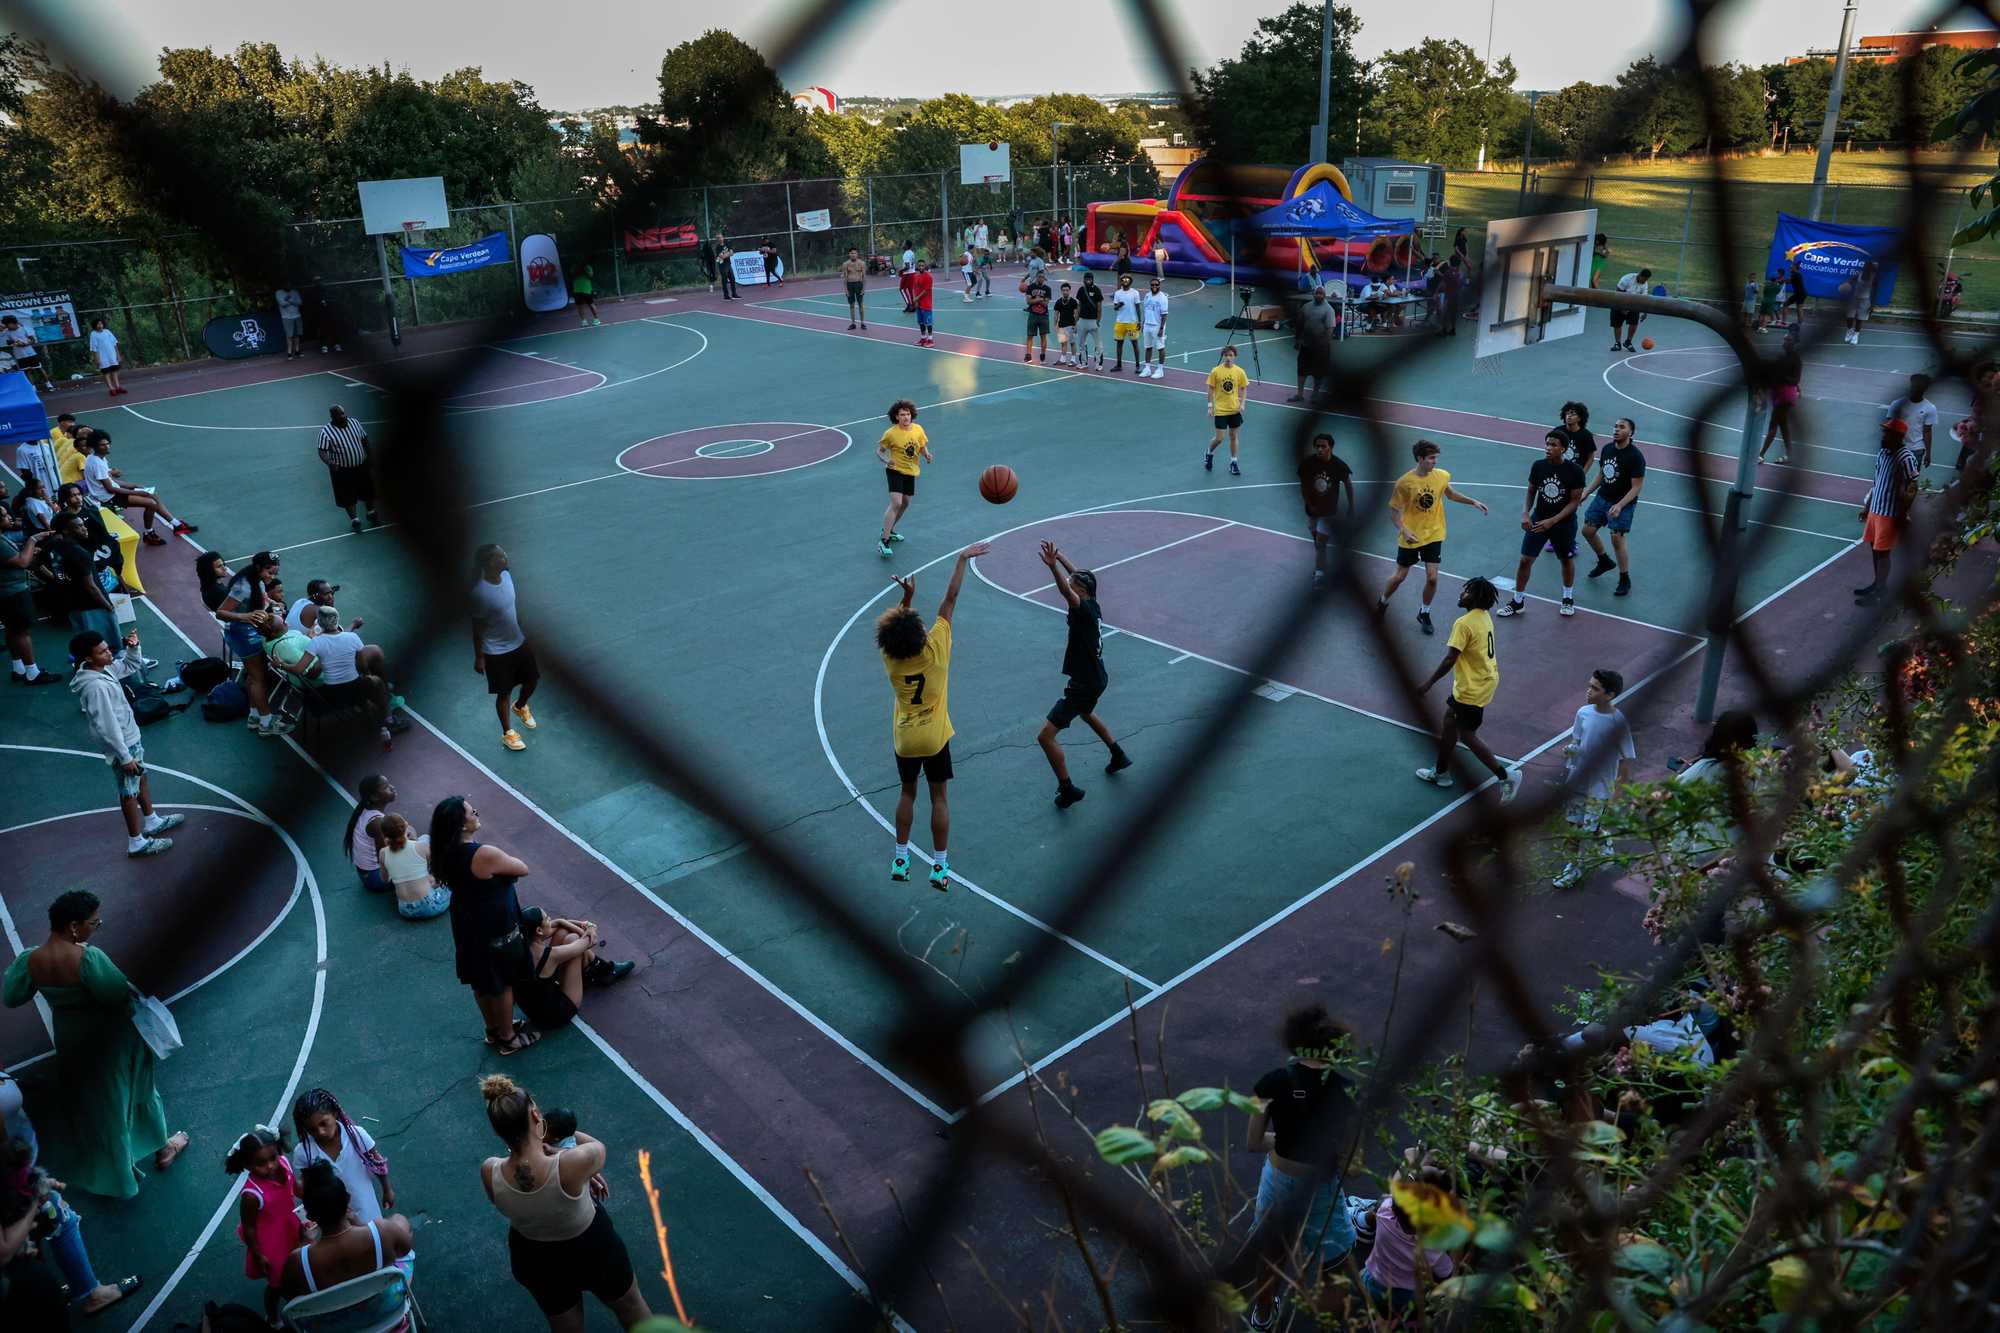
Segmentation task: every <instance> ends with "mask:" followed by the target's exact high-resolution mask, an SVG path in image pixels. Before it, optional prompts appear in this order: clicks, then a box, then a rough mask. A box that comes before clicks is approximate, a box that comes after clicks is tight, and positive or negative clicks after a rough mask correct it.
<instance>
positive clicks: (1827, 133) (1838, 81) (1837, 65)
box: [1806, 0, 1854, 222]
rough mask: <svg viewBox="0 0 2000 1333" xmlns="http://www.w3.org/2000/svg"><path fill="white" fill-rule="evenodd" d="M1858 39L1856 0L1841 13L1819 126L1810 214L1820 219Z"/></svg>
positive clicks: (1807, 205)
mask: <svg viewBox="0 0 2000 1333" xmlns="http://www.w3.org/2000/svg"><path fill="white" fill-rule="evenodd" d="M1853 38H1854V0H1847V8H1846V9H1844V10H1842V11H1841V14H1840V50H1839V51H1838V53H1836V54H1835V55H1834V58H1833V81H1832V82H1831V83H1829V84H1828V85H1827V88H1826V119H1825V120H1824V121H1822V122H1820V127H1819V160H1818V161H1817V162H1815V163H1814V164H1813V179H1812V196H1811V197H1810V198H1809V199H1808V200H1807V201H1806V216H1807V217H1809V218H1811V219H1812V220H1813V221H1814V222H1817V221H1819V203H1820V197H1821V196H1822V195H1823V194H1825V193H1826V172H1827V168H1828V167H1829V166H1831V165H1832V162H1833V138H1834V135H1835V134H1836V133H1838V132H1839V129H1840V94H1841V90H1842V86H1843V85H1844V84H1845V83H1846V82H1847V48H1848V44H1849V43H1850V42H1851V41H1852V40H1853Z"/></svg>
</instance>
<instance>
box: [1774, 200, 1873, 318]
mask: <svg viewBox="0 0 2000 1333" xmlns="http://www.w3.org/2000/svg"><path fill="white" fill-rule="evenodd" d="M1902 241H1903V233H1902V231H1901V229H1899V228H1896V227H1850V226H1847V225H1845V224H1843V223H1839V222H1813V221H1810V220H1808V219H1806V218H1797V217H1793V216H1792V215H1791V214H1790V213H1780V214H1778V230H1777V232H1776V233H1775V234H1773V235H1772V237H1771V256H1770V259H1769V260H1768V261H1766V263H1765V271H1766V272H1767V273H1776V274H1778V275H1779V276H1780V277H1783V276H1784V275H1786V274H1787V273H1789V272H1790V271H1791V265H1792V261H1793V260H1797V261H1798V265H1799V272H1800V273H1801V274H1802V275H1804V277H1805V280H1806V294H1807V295H1808V296H1828V297H1836V298H1845V297H1846V296H1847V295H1848V294H1849V293H1848V292H1846V291H1842V290H1841V288H1842V286H1843V285H1847V284H1852V283H1853V282H1854V280H1855V279H1857V278H1859V277H1860V276H1861V268H1862V265H1864V264H1866V263H1867V262H1868V261H1869V260H1870V259H1873V260H1874V261H1875V297H1874V300H1875V304H1876V305H1885V304H1887V303H1888V300H1889V295H1890V293H1892V292H1894V291H1895V290H1896V261H1897V254H1898V247H1899V246H1900V245H1901V244H1902ZM1850 290H1851V288H1850Z"/></svg>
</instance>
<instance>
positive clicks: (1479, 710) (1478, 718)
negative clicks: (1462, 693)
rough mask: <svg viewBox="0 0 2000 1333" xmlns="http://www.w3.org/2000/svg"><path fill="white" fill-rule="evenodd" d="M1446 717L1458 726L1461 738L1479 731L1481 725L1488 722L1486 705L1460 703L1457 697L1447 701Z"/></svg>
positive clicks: (1445, 705) (1445, 706) (1445, 707)
mask: <svg viewBox="0 0 2000 1333" xmlns="http://www.w3.org/2000/svg"><path fill="white" fill-rule="evenodd" d="M1444 715H1445V716H1446V717H1448V718H1450V719H1451V720H1452V721H1453V722H1456V723H1457V724H1458V731H1459V734H1460V735H1461V736H1470V735H1471V734H1472V733H1473V732H1475V731H1477V730H1479V724H1480V723H1482V722H1484V721H1485V720H1486V706H1485V705H1484V704H1468V703H1460V702H1459V701H1458V699H1457V698H1456V697H1453V698H1450V699H1447V700H1445V704H1444Z"/></svg>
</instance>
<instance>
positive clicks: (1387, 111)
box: [1363, 37, 1514, 165]
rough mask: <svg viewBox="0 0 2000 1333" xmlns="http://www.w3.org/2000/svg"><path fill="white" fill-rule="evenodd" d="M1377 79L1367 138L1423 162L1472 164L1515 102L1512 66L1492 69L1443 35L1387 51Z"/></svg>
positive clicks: (1504, 62) (1376, 68) (1506, 62)
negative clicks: (1507, 106) (1512, 102)
mask: <svg viewBox="0 0 2000 1333" xmlns="http://www.w3.org/2000/svg"><path fill="white" fill-rule="evenodd" d="M1373 74H1374V82H1375V98H1374V101H1373V103H1372V104H1371V106H1370V108H1369V112H1368V115H1367V118H1366V120H1365V122H1364V125H1363V133H1364V135H1365V136H1366V137H1367V138H1368V140H1369V141H1370V142H1371V143H1373V144H1375V145H1378V146H1380V147H1382V148H1384V149H1387V150H1388V151H1389V152H1391V153H1394V154H1396V155H1398V156H1401V157H1407V158H1413V159H1415V160H1417V161H1420V162H1442V163H1446V164H1450V165H1461V164H1467V163H1470V162H1471V161H1472V160H1473V159H1474V157H1475V156H1476V155H1477V154H1478V151H1479V145H1480V144H1481V143H1482V142H1483V141H1484V139H1485V135H1486V134H1487V132H1488V131H1489V129H1490V127H1491V126H1493V124H1494V123H1495V122H1496V121H1498V120H1499V119H1500V118H1501V117H1502V116H1503V115H1504V113H1505V110H1506V104H1507V103H1508V101H1509V100H1510V99H1511V98H1512V97H1513V93H1512V92H1511V91H1510V90H1511V89H1512V87H1513V83H1514V62H1513V61H1511V60H1508V59H1505V58H1502V59H1501V60H1500V61H1499V63H1498V64H1495V65H1494V66H1492V67H1491V68H1490V69H1489V68H1488V67H1487V64H1486V61H1485V60H1484V59H1482V58H1481V56H1480V54H1479V53H1478V52H1477V51H1475V50H1473V49H1472V48H1471V47H1469V46H1467V45H1466V44H1465V43H1464V42H1460V41H1454V40H1452V39H1449V38H1443V37H1427V38H1425V39H1424V40H1423V41H1422V42H1421V43H1419V44H1418V45H1416V46H1412V47H1409V48H1407V49H1405V50H1401V51H1390V52H1388V53H1386V54H1385V55H1384V56H1383V57H1382V58H1381V59H1380V60H1378V61H1376V62H1375V65H1374V67H1373Z"/></svg>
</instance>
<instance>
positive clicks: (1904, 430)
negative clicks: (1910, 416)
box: [1882, 417, 1910, 435]
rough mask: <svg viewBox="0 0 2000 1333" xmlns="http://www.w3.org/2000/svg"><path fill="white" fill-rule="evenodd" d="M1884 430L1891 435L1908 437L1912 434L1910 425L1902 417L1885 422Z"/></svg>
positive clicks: (1883, 424)
mask: <svg viewBox="0 0 2000 1333" xmlns="http://www.w3.org/2000/svg"><path fill="white" fill-rule="evenodd" d="M1882 429H1883V430H1886V431H1888V432H1889V433H1890V434H1891V435H1908V434H1909V433H1910V423H1909V422H1907V421H1905V420H1903V419H1902V418H1901V417H1897V418H1895V419H1894V420H1893V421H1885V422H1883V423H1882Z"/></svg>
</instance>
